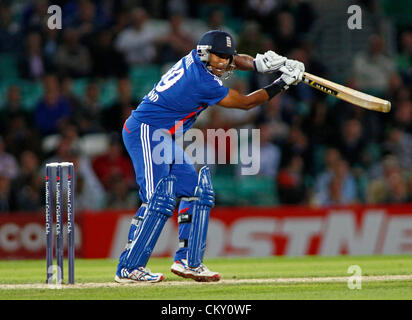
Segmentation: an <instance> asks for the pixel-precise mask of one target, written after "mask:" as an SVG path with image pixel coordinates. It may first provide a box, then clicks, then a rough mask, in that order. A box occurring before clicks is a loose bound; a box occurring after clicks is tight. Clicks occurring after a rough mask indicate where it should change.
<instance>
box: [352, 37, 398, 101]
mask: <svg viewBox="0 0 412 320" xmlns="http://www.w3.org/2000/svg"><path fill="white" fill-rule="evenodd" d="M394 72H395V65H394V63H393V61H392V60H391V59H390V58H389V57H387V56H386V55H385V53H384V42H383V40H382V38H381V37H380V36H378V35H372V36H371V37H370V38H369V42H368V49H367V51H366V52H360V53H358V54H357V55H356V56H355V58H354V64H353V77H354V79H356V84H357V87H358V88H359V90H361V91H372V92H374V93H375V94H381V95H382V94H383V93H384V92H385V91H386V90H387V89H388V79H389V78H390V76H391V75H392V74H393V73H394Z"/></svg>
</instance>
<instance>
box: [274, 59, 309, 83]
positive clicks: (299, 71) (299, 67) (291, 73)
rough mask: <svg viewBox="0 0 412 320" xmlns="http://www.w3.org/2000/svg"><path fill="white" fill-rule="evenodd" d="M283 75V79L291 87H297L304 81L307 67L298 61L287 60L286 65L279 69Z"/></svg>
mask: <svg viewBox="0 0 412 320" xmlns="http://www.w3.org/2000/svg"><path fill="white" fill-rule="evenodd" d="M279 71H281V72H282V73H283V74H282V76H281V79H282V80H283V81H284V82H285V83H286V84H287V85H288V86H289V85H291V84H293V85H297V84H298V83H299V82H301V81H302V77H303V73H304V72H305V65H304V64H303V63H302V62H300V61H297V60H291V59H287V60H286V62H285V65H284V66H283V67H281V68H280V69H279Z"/></svg>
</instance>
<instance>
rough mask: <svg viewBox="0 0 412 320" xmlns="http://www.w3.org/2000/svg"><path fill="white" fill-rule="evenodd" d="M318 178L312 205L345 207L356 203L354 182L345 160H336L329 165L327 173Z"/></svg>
mask: <svg viewBox="0 0 412 320" xmlns="http://www.w3.org/2000/svg"><path fill="white" fill-rule="evenodd" d="M329 156H331V154H329ZM335 157H336V155H335ZM320 177H321V179H319V180H317V182H316V185H317V187H316V192H315V195H314V197H315V199H314V203H316V204H317V205H320V206H327V205H345V204H353V203H355V202H356V201H357V188H356V182H355V179H354V178H353V176H352V174H351V173H350V171H349V166H348V163H347V162H346V161H345V160H343V159H339V158H338V159H336V161H334V162H332V163H329V167H328V168H327V171H326V172H325V173H323V174H321V175H320Z"/></svg>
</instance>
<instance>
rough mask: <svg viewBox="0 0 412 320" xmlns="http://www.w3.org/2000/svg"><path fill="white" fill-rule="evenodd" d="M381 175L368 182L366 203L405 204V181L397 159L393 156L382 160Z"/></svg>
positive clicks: (406, 198)
mask: <svg viewBox="0 0 412 320" xmlns="http://www.w3.org/2000/svg"><path fill="white" fill-rule="evenodd" d="M382 169H383V170H382V174H381V175H380V176H378V177H376V178H373V179H371V180H370V182H369V185H368V190H367V201H368V203H373V204H378V203H381V204H384V203H392V202H398V203H399V202H400V203H403V202H407V201H408V200H409V201H410V200H411V199H410V197H409V195H408V194H407V190H408V189H407V185H406V181H405V180H404V179H403V176H402V171H401V168H400V166H399V162H398V159H397V158H396V157H395V156H393V155H388V156H386V157H385V158H384V161H383V164H382Z"/></svg>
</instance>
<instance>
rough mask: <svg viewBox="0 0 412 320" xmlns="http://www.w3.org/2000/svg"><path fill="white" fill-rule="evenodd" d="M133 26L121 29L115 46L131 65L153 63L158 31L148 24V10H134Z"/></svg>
mask: <svg viewBox="0 0 412 320" xmlns="http://www.w3.org/2000/svg"><path fill="white" fill-rule="evenodd" d="M131 15H132V26H131V27H128V28H127V29H125V30H123V31H121V32H120V33H119V35H118V36H117V38H116V39H115V48H116V49H117V50H118V51H120V52H122V53H123V55H124V57H125V59H126V62H127V63H128V64H129V65H135V64H144V63H152V62H153V61H154V59H155V57H156V48H155V46H154V42H155V39H156V37H157V36H158V34H157V32H156V31H155V30H154V29H153V28H150V26H149V25H148V24H147V20H148V15H147V13H146V10H144V9H142V8H137V9H134V10H133V11H132V14H131Z"/></svg>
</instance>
